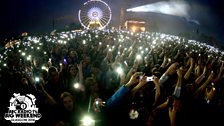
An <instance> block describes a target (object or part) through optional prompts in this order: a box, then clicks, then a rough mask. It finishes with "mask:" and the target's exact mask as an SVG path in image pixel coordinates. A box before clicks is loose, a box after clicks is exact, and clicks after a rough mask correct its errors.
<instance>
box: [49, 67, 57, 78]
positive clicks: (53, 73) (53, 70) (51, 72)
mask: <svg viewBox="0 0 224 126" xmlns="http://www.w3.org/2000/svg"><path fill="white" fill-rule="evenodd" d="M48 77H49V79H50V80H51V81H58V79H59V73H58V69H57V68H56V67H54V66H51V67H50V68H49V69H48Z"/></svg>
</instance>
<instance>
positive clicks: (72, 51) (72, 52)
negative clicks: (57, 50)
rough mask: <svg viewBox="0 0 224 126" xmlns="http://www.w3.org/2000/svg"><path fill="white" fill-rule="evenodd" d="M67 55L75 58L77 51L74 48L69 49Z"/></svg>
mask: <svg viewBox="0 0 224 126" xmlns="http://www.w3.org/2000/svg"><path fill="white" fill-rule="evenodd" d="M69 57H71V58H72V59H73V58H76V57H77V52H76V51H74V50H71V51H70V52H69Z"/></svg>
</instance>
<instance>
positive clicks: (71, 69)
mask: <svg viewBox="0 0 224 126" xmlns="http://www.w3.org/2000/svg"><path fill="white" fill-rule="evenodd" d="M68 72H69V75H70V76H75V74H76V73H77V69H76V67H75V66H74V65H69V66H68Z"/></svg>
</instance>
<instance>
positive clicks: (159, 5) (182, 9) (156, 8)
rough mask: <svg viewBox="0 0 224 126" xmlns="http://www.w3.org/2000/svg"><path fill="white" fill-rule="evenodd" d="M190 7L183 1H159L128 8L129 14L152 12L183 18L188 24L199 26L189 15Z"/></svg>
mask: <svg viewBox="0 0 224 126" xmlns="http://www.w3.org/2000/svg"><path fill="white" fill-rule="evenodd" d="M190 9H191V8H190V5H189V4H188V3H186V2H185V1H161V2H156V3H152V4H147V5H143V6H138V7H134V8H129V9H127V11H129V12H154V13H160V14H166V15H173V16H178V17H183V18H185V19H186V20H187V21H188V22H193V23H195V24H198V25H200V23H199V22H198V21H197V20H194V19H191V18H190V15H189V11H190Z"/></svg>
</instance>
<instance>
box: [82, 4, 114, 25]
mask: <svg viewBox="0 0 224 126" xmlns="http://www.w3.org/2000/svg"><path fill="white" fill-rule="evenodd" d="M78 17H79V21H80V23H81V25H82V26H83V27H84V28H86V29H104V28H105V27H106V26H108V24H109V23H110V20H111V17H112V13H111V9H110V7H109V6H108V4H107V3H105V2H104V1H102V0H89V1H87V2H85V3H84V4H83V6H82V7H81V9H80V10H79V14H78Z"/></svg>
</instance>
